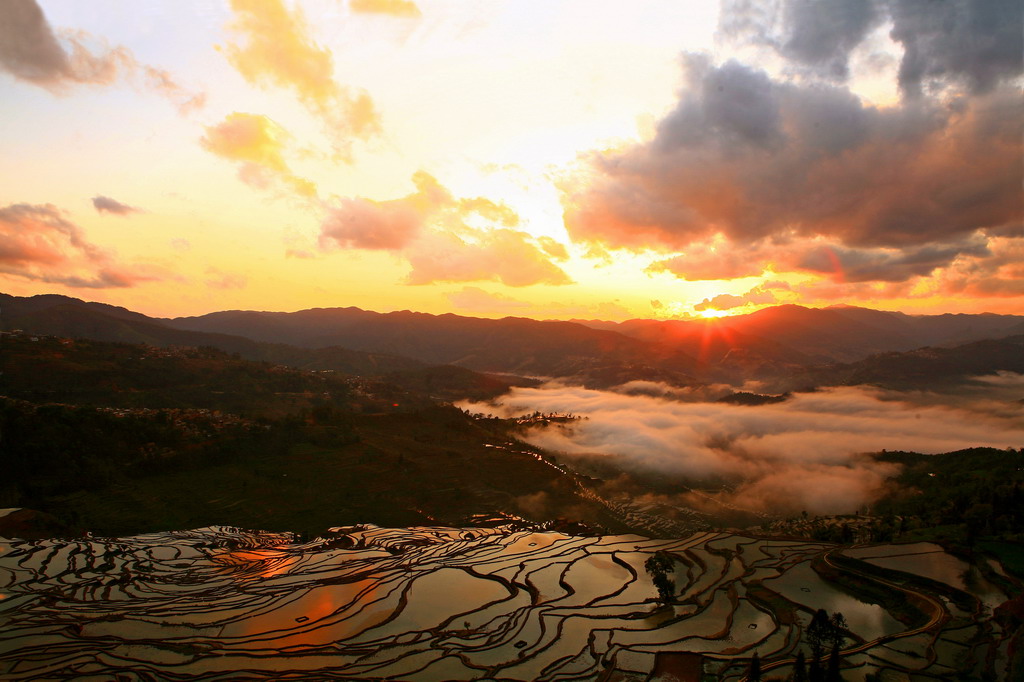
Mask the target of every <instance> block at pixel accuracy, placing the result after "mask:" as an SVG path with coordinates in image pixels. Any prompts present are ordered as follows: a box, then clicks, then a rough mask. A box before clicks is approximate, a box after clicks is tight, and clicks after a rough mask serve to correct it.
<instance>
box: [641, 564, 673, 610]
mask: <svg viewBox="0 0 1024 682" xmlns="http://www.w3.org/2000/svg"><path fill="white" fill-rule="evenodd" d="M675 563H676V562H675V559H673V558H672V555H671V554H669V553H668V552H655V553H654V556H652V557H651V558H649V559H648V560H647V561H645V562H644V569H645V570H646V571H647V574H648V575H649V576H651V582H653V583H654V586H655V587H656V588H657V589H658V602H659V603H661V604H670V603H672V601H673V600H674V599H675V596H676V595H675V593H676V583H675V581H674V580H672V578H669V577H668V574H669V573H675V570H676V567H675Z"/></svg>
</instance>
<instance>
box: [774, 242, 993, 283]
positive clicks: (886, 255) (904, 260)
mask: <svg viewBox="0 0 1024 682" xmlns="http://www.w3.org/2000/svg"><path fill="white" fill-rule="evenodd" d="M988 255H990V251H989V250H988V247H987V246H986V244H985V242H984V240H977V239H974V240H965V241H963V242H960V243H956V244H928V245H925V246H922V247H919V248H910V249H902V250H889V249H885V250H883V249H870V250H869V249H847V248H843V247H838V246H832V247H827V246H823V247H819V248H815V249H811V250H809V251H807V252H806V253H804V254H802V256H801V257H800V260H799V261H798V262H797V263H795V264H794V268H795V269H800V270H807V271H811V272H819V273H826V274H836V275H837V279H840V280H841V281H845V282H905V281H907V280H909V279H911V278H913V277H918V276H924V275H930V274H931V273H932V272H933V271H935V270H936V269H938V268H941V267H945V266H948V265H949V264H950V263H952V262H953V261H954V260H956V258H957V257H959V256H977V257H984V256H988Z"/></svg>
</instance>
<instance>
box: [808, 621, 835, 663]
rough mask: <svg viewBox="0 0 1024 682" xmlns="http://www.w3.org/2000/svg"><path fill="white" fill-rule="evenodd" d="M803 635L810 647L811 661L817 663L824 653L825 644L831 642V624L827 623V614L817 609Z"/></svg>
mask: <svg viewBox="0 0 1024 682" xmlns="http://www.w3.org/2000/svg"><path fill="white" fill-rule="evenodd" d="M805 634H806V636H807V643H808V644H810V645H811V661H812V663H818V662H820V661H821V655H822V653H824V651H825V643H826V642H831V641H832V623H831V622H830V621H829V618H828V612H827V611H825V609H818V611H817V612H816V613H815V614H814V616H813V617H812V618H811V622H810V624H809V625H808V626H807V630H806V632H805Z"/></svg>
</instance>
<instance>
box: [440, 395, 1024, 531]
mask: <svg viewBox="0 0 1024 682" xmlns="http://www.w3.org/2000/svg"><path fill="white" fill-rule="evenodd" d="M982 383H984V382H982ZM996 383H1002V384H1011V385H1014V386H1015V387H1016V386H1017V385H1020V383H1019V377H1001V378H992V379H991V380H990V384H996ZM707 394H708V393H707V391H703V392H702V391H696V392H695V391H690V390H686V389H682V390H681V389H674V388H671V387H668V386H666V385H664V384H655V383H653V382H630V384H625V385H623V386H620V387H617V388H616V389H614V390H608V391H600V390H591V389H586V388H582V387H580V386H563V385H559V384H555V383H550V384H546V385H544V386H541V387H539V388H516V389H513V390H512V391H511V392H509V393H508V394H506V395H504V396H502V397H501V398H498V399H497V400H495V401H494V402H493V403H469V402H466V403H462V404H461V405H460V406H461V407H463V408H464V409H468V410H470V411H472V412H484V413H488V412H489V413H492V414H496V415H500V416H504V417H511V416H516V415H521V414H524V413H529V412H533V411H535V410H536V411H540V412H544V413H550V412H571V413H573V414H575V415H579V416H581V417H587V419H584V420H580V421H576V422H572V423H570V424H567V425H565V426H560V425H550V426H546V427H533V428H531V429H529V430H528V431H527V432H526V433H525V435H524V436H523V438H524V440H526V441H528V442H530V443H532V444H534V445H537V446H539V447H542V448H545V449H548V450H551V451H555V452H561V453H564V454H565V455H566V456H568V457H570V458H574V459H576V460H577V462H576V463H577V464H578V465H580V467H581V468H584V469H585V468H587V464H588V463H592V462H594V461H595V460H597V461H600V462H602V463H605V464H611V465H613V466H614V468H615V469H618V470H621V471H623V472H626V473H630V474H635V475H639V476H640V477H642V478H647V479H648V480H650V479H651V477H652V476H655V477H658V478H660V479H661V480H665V479H670V480H679V481H683V480H689V481H691V482H692V481H694V480H699V479H703V480H717V481H727V482H729V483H730V485H729V486H727V488H730V489H731V490H729V489H726V490H723V492H721V493H719V495H718V501H719V502H721V503H725V504H728V505H736V506H738V507H742V508H745V509H750V510H760V511H768V512H776V513H789V512H792V511H794V510H803V509H805V510H807V511H809V512H814V513H845V512H852V511H853V510H855V509H857V508H858V507H860V506H862V505H863V504H864V503H866V502H870V501H871V500H872V499H874V498H875V497H877V496H878V494H879V493H880V492H881V491H882V489H883V485H884V482H885V479H886V478H888V477H890V476H892V475H893V474H895V473H896V469H895V467H894V466H893V465H889V464H885V463H881V462H877V461H875V460H874V459H873V458H871V457H869V456H865V455H864V454H862V453H866V452H877V451H880V450H883V449H887V450H911V451H916V452H924V453H939V452H949V451H952V450H959V449H963V448H969V447H977V446H987V447H996V448H1006V447H1014V448H1018V447H1024V421H1022V417H1024V408H1021V407H1020V406H1018V405H1016V404H1014V403H1012V402H1011V403H1007V402H1005V401H1004V399H1003V398H1002V397H1000V400H998V401H994V400H991V395H989V396H988V397H985V398H983V397H977V398H972V399H971V400H966V399H964V398H963V397H962V395H961V396H958V397H956V398H950V397H948V396H947V397H946V398H943V397H942V396H937V395H935V394H922V393H913V394H911V393H906V394H899V393H895V392H892V391H882V390H880V389H872V388H869V387H840V388H826V389H821V390H819V391H818V392H815V393H797V394H794V395H792V396H791V397H790V398H789V399H788V400H786V401H785V402H781V403H774V404H766V405H759V406H740V405H730V404H724V403H717V402H709V401H708V400H707V399H706V398H707ZM690 498H691V499H689V500H677V501H685V502H688V503H689V504H691V505H693V506H701V504H700V498H703V499H704V504H706V497H703V496H700V497H698V496H696V495H691V496H690Z"/></svg>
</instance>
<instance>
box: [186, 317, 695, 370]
mask: <svg viewBox="0 0 1024 682" xmlns="http://www.w3.org/2000/svg"><path fill="white" fill-rule="evenodd" d="M167 322H168V324H169V325H171V326H173V327H175V328H178V329H189V330H194V331H203V332H219V333H228V334H238V335H243V336H246V337H249V338H252V339H257V340H261V341H273V342H278V343H292V344H296V345H300V346H306V347H319V346H324V345H339V346H344V347H346V348H351V349H355V350H364V351H369V350H374V351H378V352H385V353H391V354H395V355H403V356H407V357H411V358H415V359H417V360H420V361H422V362H426V363H430V364H452V365H458V366H462V367H468V368H471V369H476V370H481V371H494V372H512V373H516V374H526V375H545V376H563V377H565V376H574V375H577V374H579V373H582V372H587V371H590V370H592V369H593V368H594V367H595V365H600V366H623V365H632V366H655V367H659V368H662V369H668V370H672V371H675V372H678V373H686V374H688V373H693V372H695V371H698V370H699V368H700V365H699V363H698V362H697V361H695V360H694V359H693V358H692V357H691V356H689V355H688V354H687V353H686V352H684V351H681V350H679V349H677V348H673V347H665V346H661V345H652V344H650V343H648V342H645V341H644V340H642V339H635V338H630V337H627V336H624V335H622V334H619V333H617V332H611V331H604V330H597V329H591V328H589V327H586V326H584V325H581V324H576V323H573V322H558V321H538V320H530V319H525V318H515V317H507V318H504V319H501V320H489V319H481V318H474V317H462V316H459V315H452V314H445V315H429V314H426V313H413V312H409V311H401V312H393V313H373V312H369V311H365V310H360V309H358V308H316V309H312V310H302V311H299V312H294V313H269V312H255V311H250V312H244V311H229V312H223V313H212V314H209V315H203V316H201V317H188V318H177V319H174V320H168V321H167Z"/></svg>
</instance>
